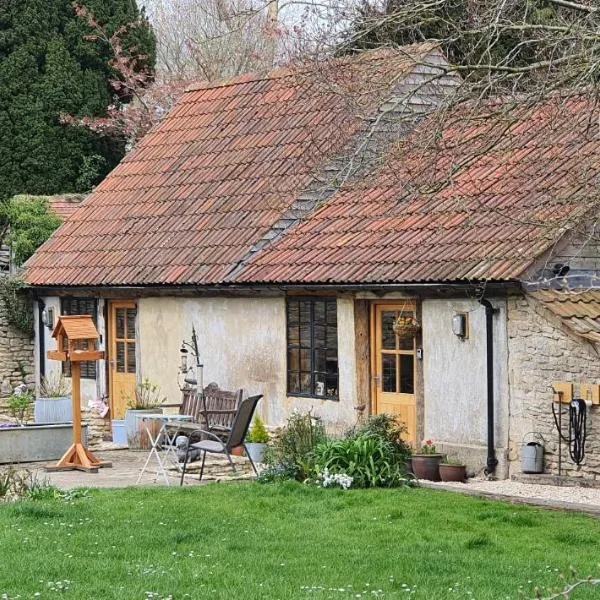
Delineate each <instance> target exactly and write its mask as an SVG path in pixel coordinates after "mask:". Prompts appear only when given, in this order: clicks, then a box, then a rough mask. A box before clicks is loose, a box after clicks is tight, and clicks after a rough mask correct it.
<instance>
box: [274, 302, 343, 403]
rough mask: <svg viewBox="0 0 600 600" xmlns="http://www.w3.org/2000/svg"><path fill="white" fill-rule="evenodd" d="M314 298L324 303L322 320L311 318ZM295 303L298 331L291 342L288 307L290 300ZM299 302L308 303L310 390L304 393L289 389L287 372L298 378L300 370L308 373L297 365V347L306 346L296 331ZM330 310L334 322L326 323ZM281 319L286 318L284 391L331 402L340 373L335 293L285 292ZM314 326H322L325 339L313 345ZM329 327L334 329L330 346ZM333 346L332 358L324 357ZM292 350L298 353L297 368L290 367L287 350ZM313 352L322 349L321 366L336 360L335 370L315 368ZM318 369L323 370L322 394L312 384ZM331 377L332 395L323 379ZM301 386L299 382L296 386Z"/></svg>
mask: <svg viewBox="0 0 600 600" xmlns="http://www.w3.org/2000/svg"><path fill="white" fill-rule="evenodd" d="M318 302H322V303H324V304H325V312H324V315H325V316H324V320H323V322H317V320H316V318H315V305H316V303H318ZM294 303H296V304H297V311H298V325H297V326H298V329H299V333H298V343H291V342H290V328H291V325H290V321H291V319H290V307H291V305H292V304H294ZM300 303H309V304H310V349H309V350H310V377H311V380H310V389H311V391H312V392H311V393H305V392H300V391H293V390H292V385H291V377H290V375H293V374H295V375H297V376H298V378H299V379H298V381H300V377H301V376H302V373H308V371H304V370H303V369H302V368H301V362H300V361H301V354H300V353H301V351H302V350H303V349H304V350H306V349H307V348H306V347H304V346H303V345H302V340H301V333H300V329H301V328H300V324H301V322H302V320H301V317H300ZM330 310H333V311H334V314H335V319H334V321H335V325H330V324H329V323H328V318H327V317H328V313H329V311H330ZM285 319H286V392H287V395H288V396H291V397H298V398H314V399H316V400H331V401H334V402H337V401H339V399H340V395H339V394H340V373H339V344H338V314H337V299H336V298H335V297H331V296H288V297H287V298H286V307H285ZM317 327H323V328H324V340H325V345H324V346H320V347H318V346H317V345H316V341H315V340H316V337H315V330H316V328H317ZM330 329H335V337H334V339H335V348H332V347H330V346H328V345H327V340H328V337H329V330H330ZM333 350H335V358H334V359H333V358H327V354H328V352H329V351H333ZM293 351H297V352H298V353H299V356H298V361H299V362H298V365H299V367H300V368H299V369H291V368H290V352H293ZM317 352H324V353H325V356H326V359H325V365H326V366H325V368H326V369H327V365H328V363H329V362H331V361H334V362H335V364H336V369H335V374H333V373H330V372H329V371H328V370H326V371H319V370H318V369H317V368H316V367H317V358H316V354H317ZM319 373H324V374H325V382H324V383H325V393H324V395H322V396H321V395H318V394H316V391H315V388H316V382H317V375H318V374H319ZM330 376H331V377H335V382H336V386H335V390H336V393H335V394H334V395H328V394H327V389H328V387H327V380H328V378H329V377H330ZM299 387H301V386H299Z"/></svg>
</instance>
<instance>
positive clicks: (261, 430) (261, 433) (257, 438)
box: [247, 415, 269, 444]
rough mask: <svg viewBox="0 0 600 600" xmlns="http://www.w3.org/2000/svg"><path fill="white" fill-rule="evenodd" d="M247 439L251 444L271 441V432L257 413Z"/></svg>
mask: <svg viewBox="0 0 600 600" xmlns="http://www.w3.org/2000/svg"><path fill="white" fill-rule="evenodd" d="M247 441H248V442H250V443H251V444H267V443H268V442H269V432H268V431H267V428H266V427H265V424H264V422H263V420H262V419H261V418H260V417H259V416H258V415H256V417H255V418H254V421H253V422H252V427H251V429H250V432H249V433H248V437H247Z"/></svg>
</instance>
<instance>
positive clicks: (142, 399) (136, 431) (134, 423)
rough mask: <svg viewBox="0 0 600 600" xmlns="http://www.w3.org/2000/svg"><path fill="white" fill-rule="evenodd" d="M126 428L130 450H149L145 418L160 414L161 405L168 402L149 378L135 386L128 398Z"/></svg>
mask: <svg viewBox="0 0 600 600" xmlns="http://www.w3.org/2000/svg"><path fill="white" fill-rule="evenodd" d="M126 400H127V412H126V413H125V428H126V430H127V444H128V445H129V449H130V450H147V449H148V448H150V440H149V439H148V435H147V434H146V429H145V427H144V423H143V420H142V419H143V418H144V415H148V414H160V413H161V412H162V410H161V409H160V408H159V407H160V405H161V404H162V403H163V402H164V401H165V400H166V398H165V397H164V396H161V394H160V389H159V387H158V386H157V385H156V384H155V383H152V382H151V381H150V379H148V378H147V377H145V378H144V379H142V381H141V383H138V384H137V385H136V386H135V391H134V393H133V395H130V396H128V397H127V398H126Z"/></svg>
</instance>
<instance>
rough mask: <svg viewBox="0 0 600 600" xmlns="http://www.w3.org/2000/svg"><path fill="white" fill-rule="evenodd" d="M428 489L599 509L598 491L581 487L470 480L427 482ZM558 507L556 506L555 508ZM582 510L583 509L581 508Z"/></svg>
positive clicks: (599, 497)
mask: <svg viewBox="0 0 600 600" xmlns="http://www.w3.org/2000/svg"><path fill="white" fill-rule="evenodd" d="M427 486H428V487H433V488H440V489H448V490H456V491H459V492H463V493H477V492H483V493H484V494H493V495H501V496H508V497H509V498H523V499H529V500H539V501H540V504H543V505H548V503H554V502H556V503H557V505H558V504H559V503H563V502H567V503H571V504H581V505H586V506H588V507H591V506H594V507H597V508H598V509H600V489H599V488H582V487H563V486H555V485H537V484H533V483H519V482H517V481H510V480H502V481H486V480H481V479H470V480H469V483H433V482H428V483H427ZM557 507H558V506H557ZM582 508H583V507H582Z"/></svg>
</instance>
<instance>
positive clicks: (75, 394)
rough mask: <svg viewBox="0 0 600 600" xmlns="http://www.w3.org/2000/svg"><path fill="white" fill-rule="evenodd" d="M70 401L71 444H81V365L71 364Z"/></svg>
mask: <svg viewBox="0 0 600 600" xmlns="http://www.w3.org/2000/svg"><path fill="white" fill-rule="evenodd" d="M71 388H72V394H71V400H72V401H73V443H74V444H81V365H80V364H79V363H78V362H74V363H71Z"/></svg>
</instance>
